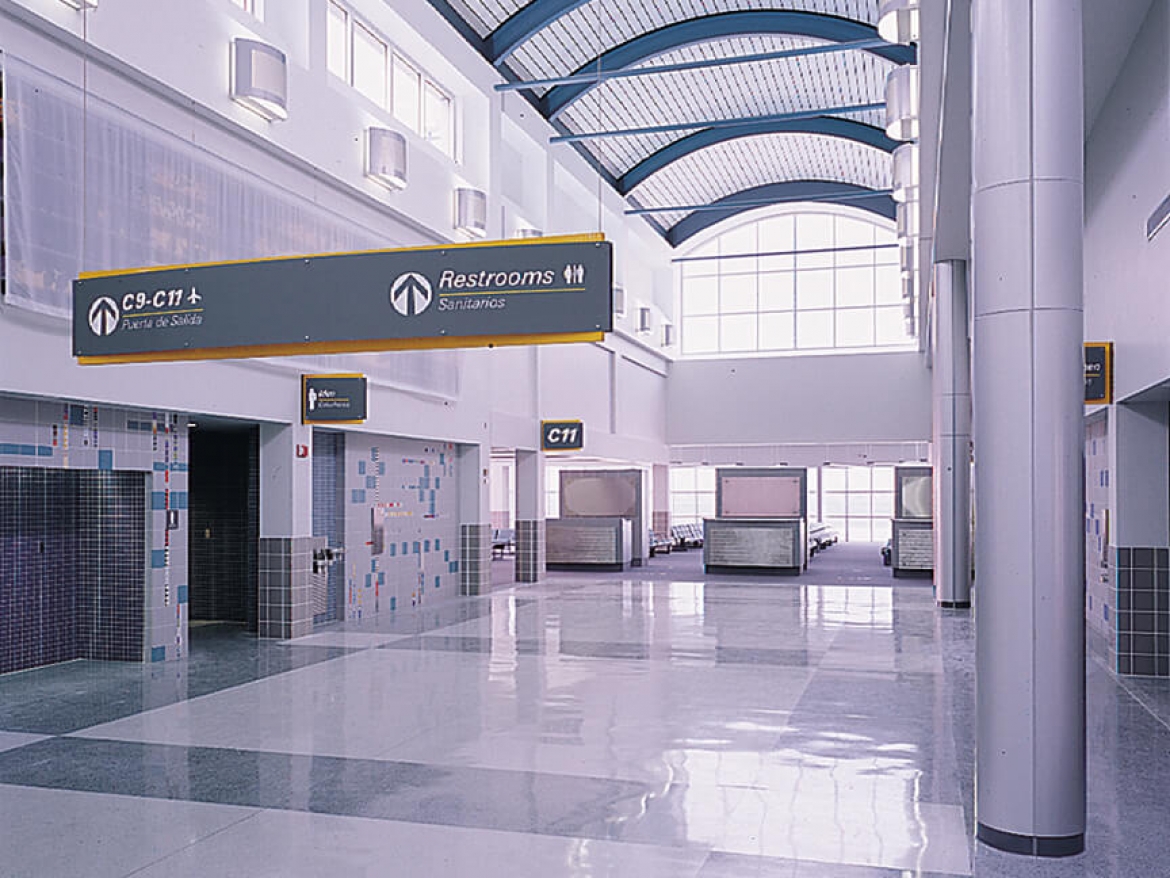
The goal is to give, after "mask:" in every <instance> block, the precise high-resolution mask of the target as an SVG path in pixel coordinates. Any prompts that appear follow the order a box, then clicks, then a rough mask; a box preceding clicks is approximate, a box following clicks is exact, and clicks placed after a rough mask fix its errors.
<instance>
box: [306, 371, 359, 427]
mask: <svg viewBox="0 0 1170 878" xmlns="http://www.w3.org/2000/svg"><path fill="white" fill-rule="evenodd" d="M365 419H366V376H365V375H302V376H301V423H304V424H360V423H361V422H362V421H364V420H365Z"/></svg>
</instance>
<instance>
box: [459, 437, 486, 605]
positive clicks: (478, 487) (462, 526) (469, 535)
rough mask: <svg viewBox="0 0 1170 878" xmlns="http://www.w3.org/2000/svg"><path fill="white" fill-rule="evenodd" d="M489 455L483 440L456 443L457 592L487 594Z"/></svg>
mask: <svg viewBox="0 0 1170 878" xmlns="http://www.w3.org/2000/svg"><path fill="white" fill-rule="evenodd" d="M490 458H491V455H490V452H489V451H488V446H487V445H486V444H475V445H471V444H466V445H460V446H459V457H458V462H459V470H458V473H459V474H458V479H459V593H460V594H463V595H477V594H486V593H487V591H488V590H489V588H490V587H491V581H492V569H491V561H492V524H491V522H492V511H491V494H490V481H491V480H490V478H489V476H490V472H489V469H490V466H491V460H490Z"/></svg>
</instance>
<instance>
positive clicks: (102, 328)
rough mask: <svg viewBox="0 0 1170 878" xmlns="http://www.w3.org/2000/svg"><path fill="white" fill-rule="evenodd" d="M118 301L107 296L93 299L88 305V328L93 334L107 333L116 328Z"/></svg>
mask: <svg viewBox="0 0 1170 878" xmlns="http://www.w3.org/2000/svg"><path fill="white" fill-rule="evenodd" d="M119 316H120V314H119V313H118V303H117V302H115V301H114V300H113V299H111V298H110V297H109V296H101V297H100V298H97V299H94V300H93V304H92V305H90V306H89V329H90V331H91V332H92V333H93V334H94V335H109V334H110V333H112V332H113V331H114V330H115V329H117V328H118V317H119Z"/></svg>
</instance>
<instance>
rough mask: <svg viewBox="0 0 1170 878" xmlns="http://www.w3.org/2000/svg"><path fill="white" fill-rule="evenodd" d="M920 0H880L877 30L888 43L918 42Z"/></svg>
mask: <svg viewBox="0 0 1170 878" xmlns="http://www.w3.org/2000/svg"><path fill="white" fill-rule="evenodd" d="M918 7H919V0H879V2H878V19H877V32H878V36H880V37H881V38H882V39H883V40H885V41H886V42H887V43H901V44H902V45H909V44H910V43H917V42H918V34H919V29H918V28H919V25H918V21H919V18H918Z"/></svg>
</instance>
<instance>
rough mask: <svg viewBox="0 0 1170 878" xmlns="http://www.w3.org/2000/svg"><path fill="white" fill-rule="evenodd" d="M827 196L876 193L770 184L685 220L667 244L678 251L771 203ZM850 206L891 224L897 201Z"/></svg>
mask: <svg viewBox="0 0 1170 878" xmlns="http://www.w3.org/2000/svg"><path fill="white" fill-rule="evenodd" d="M827 192H835V193H839V194H841V195H845V196H849V195H854V196H856V195H864V194H865V193H866V192H873V190H872V189H868V188H866V187H865V186H858V185H856V184H854V183H837V182H829V181H825V180H791V181H788V182H784V183H767V184H765V185H763V186H755V187H753V188H751V189H744V190H743V191H741V192H736V193H735V194H734V195H728V196H726V197H725V198H720V199H719V200H718V201H713V202H711V204H712V206H713V207H714V208H715V209H712V210H706V211H702V212H696V213H692V214H689V215H687V216H685V217H683V218H682V219H681V220H679V221H678V222H677V223H675V224H674V225H673V226H671V227H670V229H669V230H668V231H667V233H666V240H667V242H669V244H670V245H671V246H672V247H677V246H679V245H680V244H682V243H683V242H684V241H686V240H687V239H688V238H691V237H692V236H694V235H697V234H698V233H699V232H701V231H703V230H704V229H709V228H710V227H711V226H713V225H715V224H716V223H721V222H723V221H724V220H727V219H731V218H732V217H733V216H736V215H737V214H741V213H743V212H745V211H748V210H756V209H757V208H759V207H761V206H762V205H761V202H767V201H770V200H771V201H774V203H777V204H781V203H784V202H798V201H800V200H801V199H802V198H803V197H805V196H808V195H811V194H815V195H818V196H820V197H821V198H822V199H823V197H824V195H825V194H826V193H827ZM848 204H849V206H850V207H857V208H860V209H861V210H868V211H869V212H870V213H874V214H877V215H878V216H881V217H885V218H886V219H888V220H892V219H894V199H893V198H891V197H890V196H889V195H883V194H880V193H877V192H874V196H873V197H872V198H856V199H853V200H850V201H849V202H848Z"/></svg>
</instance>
